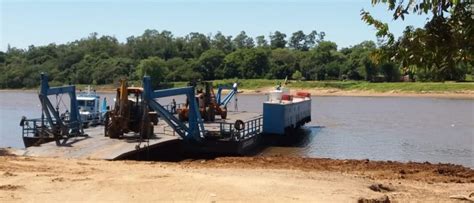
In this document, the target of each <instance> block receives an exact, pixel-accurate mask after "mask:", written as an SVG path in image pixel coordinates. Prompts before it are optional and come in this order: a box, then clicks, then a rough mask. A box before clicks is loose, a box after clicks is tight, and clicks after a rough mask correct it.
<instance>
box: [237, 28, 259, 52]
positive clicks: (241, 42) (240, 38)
mask: <svg viewBox="0 0 474 203" xmlns="http://www.w3.org/2000/svg"><path fill="white" fill-rule="evenodd" d="M233 42H234V46H235V47H236V48H237V49H243V48H253V47H254V46H255V44H254V41H253V39H252V38H251V37H249V36H247V34H246V33H245V31H241V32H240V33H239V34H238V35H237V36H235V38H234V40H233Z"/></svg>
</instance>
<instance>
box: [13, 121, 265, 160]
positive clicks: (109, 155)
mask: <svg viewBox="0 0 474 203" xmlns="http://www.w3.org/2000/svg"><path fill="white" fill-rule="evenodd" d="M218 117H219V116H217V118H218ZM258 117H261V114H260V113H253V112H228V115H227V119H225V120H222V119H220V118H219V119H217V118H216V120H215V122H205V123H204V126H205V128H206V130H208V131H219V130H220V124H221V123H226V124H233V123H235V121H236V120H242V121H244V122H246V121H248V120H252V119H255V118H258ZM84 131H85V133H86V134H88V135H89V136H88V137H74V138H70V139H68V140H67V141H65V142H64V143H62V144H61V145H60V146H57V145H56V143H55V142H50V143H45V144H42V145H41V146H37V147H28V148H26V149H24V150H17V151H16V152H15V153H16V154H18V155H26V156H37V157H61V158H78V159H105V160H115V159H120V158H122V157H124V156H127V155H130V154H134V153H137V152H139V151H141V150H146V149H147V146H148V149H153V148H156V147H160V146H162V145H165V144H166V143H169V142H174V141H177V140H180V139H181V138H180V137H179V136H178V135H177V134H175V133H174V131H173V130H172V128H171V127H169V126H168V125H167V124H166V123H165V122H163V121H160V122H159V123H158V125H157V126H155V130H154V132H155V138H152V139H149V140H145V141H143V142H140V141H139V140H137V139H134V138H130V139H111V138H108V137H104V127H103V126H97V127H92V128H87V129H85V130H84Z"/></svg>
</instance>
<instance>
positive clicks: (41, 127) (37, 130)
mask: <svg viewBox="0 0 474 203" xmlns="http://www.w3.org/2000/svg"><path fill="white" fill-rule="evenodd" d="M22 122H23V123H22V124H23V125H22V136H23V137H38V136H42V135H41V134H42V133H41V132H47V131H49V132H51V133H59V132H56V131H57V130H60V129H59V128H53V127H51V125H50V123H49V122H48V121H47V120H46V119H43V120H42V119H41V118H33V119H25V120H23V121H22ZM53 123H54V124H53V125H57V122H56V120H54V119H53ZM77 123H79V121H76V122H68V121H65V122H64V124H65V125H66V128H68V129H69V128H71V126H77ZM55 130H56V131H55ZM43 136H44V135H43Z"/></svg>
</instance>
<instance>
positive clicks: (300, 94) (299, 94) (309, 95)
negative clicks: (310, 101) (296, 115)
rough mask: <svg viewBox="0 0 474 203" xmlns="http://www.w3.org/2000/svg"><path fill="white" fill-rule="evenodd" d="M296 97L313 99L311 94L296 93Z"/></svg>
mask: <svg viewBox="0 0 474 203" xmlns="http://www.w3.org/2000/svg"><path fill="white" fill-rule="evenodd" d="M296 96H300V97H311V94H310V93H309V92H296Z"/></svg>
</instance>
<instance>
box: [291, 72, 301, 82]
mask: <svg viewBox="0 0 474 203" xmlns="http://www.w3.org/2000/svg"><path fill="white" fill-rule="evenodd" d="M291 78H292V79H293V80H302V79H303V74H301V72H300V71H298V70H296V71H295V72H294V73H293V75H291Z"/></svg>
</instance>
